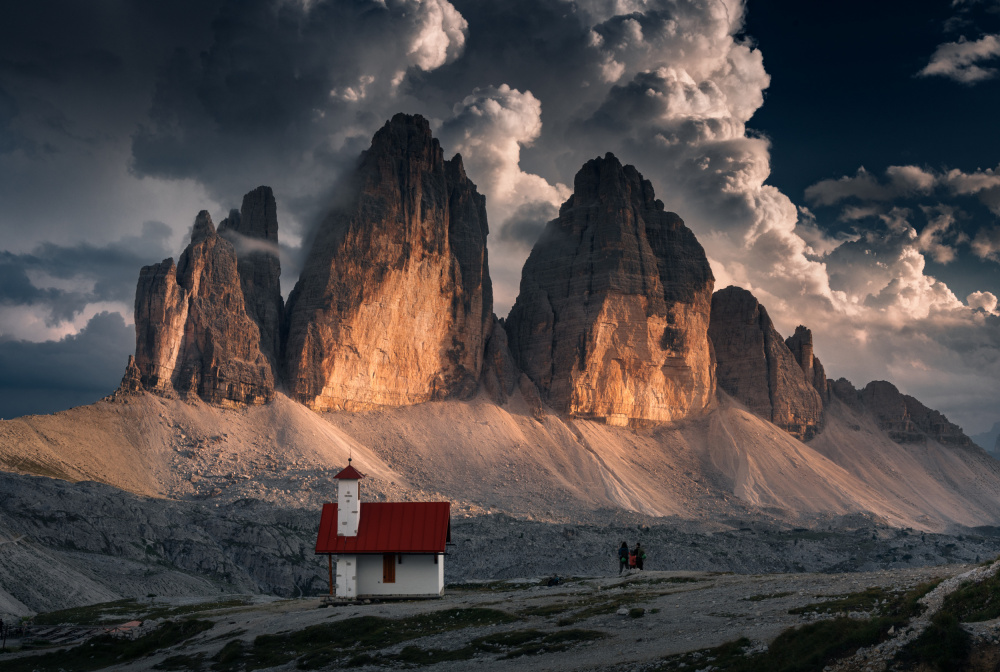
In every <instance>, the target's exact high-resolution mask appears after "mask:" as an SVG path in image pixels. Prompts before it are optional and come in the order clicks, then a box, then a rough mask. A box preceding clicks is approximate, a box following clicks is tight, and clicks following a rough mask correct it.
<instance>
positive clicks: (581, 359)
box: [506, 154, 715, 424]
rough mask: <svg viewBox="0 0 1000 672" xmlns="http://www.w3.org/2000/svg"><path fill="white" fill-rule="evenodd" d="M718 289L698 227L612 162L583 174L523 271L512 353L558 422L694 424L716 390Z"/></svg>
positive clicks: (592, 164)
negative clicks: (712, 320)
mask: <svg viewBox="0 0 1000 672" xmlns="http://www.w3.org/2000/svg"><path fill="white" fill-rule="evenodd" d="M713 282H714V278H713V276H712V271H711V268H709V265H708V260H707V259H706V257H705V252H704V250H703V249H702V247H701V245H700V244H699V243H698V241H697V240H696V239H695V237H694V234H693V233H691V231H690V229H688V228H687V227H686V226H685V225H684V222H683V221H681V219H680V217H678V216H677V215H675V214H673V213H670V212H664V209H663V203H662V202H660V201H658V200H656V198H655V196H654V194H653V188H652V185H650V183H649V181H647V180H645V179H643V177H642V175H640V174H639V172H638V171H637V170H636V169H635V168H634V167H632V166H622V164H621V163H620V162H619V161H618V159H616V158H615V157H614V156H613V155H612V154H608V155H606V156H605V157H604V158H598V159H594V160H592V161H588V162H587V163H586V164H584V166H583V168H581V169H580V171H579V172H578V173H577V175H576V179H575V182H574V193H573V195H572V196H571V197H570V198H569V200H567V201H566V202H565V203H564V204H563V205H562V207H561V208H560V210H559V217H558V218H557V219H555V220H553V221H551V222H549V223H548V225H547V226H546V228H545V231H544V232H543V233H542V237H541V238H540V239H539V241H538V243H536V244H535V247H534V249H533V250H532V251H531V255H530V256H529V257H528V260H527V262H526V263H525V265H524V270H523V272H522V276H521V287H520V293H519V295H518V297H517V301H516V303H515V304H514V307H513V308H512V310H511V312H510V316H509V317H508V319H507V322H506V329H507V334H508V336H509V340H510V347H511V352H512V354H513V356H514V359H515V360H516V362H517V364H518V366H520V368H521V369H522V370H523V371H524V372H525V373H526V374H527V375H528V377H529V378H530V379H531V380H532V381H533V382H534V383H535V385H536V386H537V387H538V390H539V392H540V393H541V396H542V398H543V399H544V400H545V401H546V402H548V404H549V405H551V406H552V407H553V408H555V409H556V410H558V411H560V412H564V413H568V414H570V415H573V416H577V417H585V418H598V419H604V420H605V421H606V422H608V423H610V424H629V423H636V422H638V423H647V422H663V421H670V420H676V419H679V418H684V417H687V416H689V415H691V414H692V413H696V412H699V411H701V410H703V409H704V408H705V407H706V406H708V405H709V404H710V403H711V402H712V399H713V396H714V392H715V381H714V378H713V372H712V370H713V366H712V355H711V348H710V345H709V342H708V338H707V329H708V319H709V306H710V300H711V295H712V285H713Z"/></svg>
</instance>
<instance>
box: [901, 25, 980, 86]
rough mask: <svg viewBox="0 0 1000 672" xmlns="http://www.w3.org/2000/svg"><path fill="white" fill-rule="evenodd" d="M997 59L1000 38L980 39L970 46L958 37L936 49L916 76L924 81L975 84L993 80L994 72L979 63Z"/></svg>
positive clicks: (966, 41)
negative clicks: (935, 79) (944, 79)
mask: <svg viewBox="0 0 1000 672" xmlns="http://www.w3.org/2000/svg"><path fill="white" fill-rule="evenodd" d="M997 57H1000V35H983V36H982V37H981V38H979V39H978V40H976V41H974V42H969V41H968V40H966V39H965V38H964V37H961V38H959V40H958V41H957V42H945V43H944V44H940V45H938V47H937V49H935V50H934V53H933V54H932V55H931V60H930V62H929V63H928V64H927V65H926V66H925V67H924V69H923V70H921V71H920V72H919V73H917V74H919V75H922V76H924V77H930V76H940V77H947V78H949V79H953V80H955V81H956V82H961V83H963V84H976V83H978V82H982V81H985V80H987V79H993V78H994V77H996V75H997V69H996V68H991V67H984V66H981V65H979V63H980V62H982V61H990V60H992V59H994V58H997Z"/></svg>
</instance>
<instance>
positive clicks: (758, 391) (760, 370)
mask: <svg viewBox="0 0 1000 672" xmlns="http://www.w3.org/2000/svg"><path fill="white" fill-rule="evenodd" d="M805 331H808V330H805ZM708 334H709V337H710V338H711V339H712V344H713V345H714V347H715V358H716V362H717V368H716V377H717V380H718V384H719V387H720V388H721V389H723V390H725V391H726V392H727V393H728V394H729V395H731V396H732V397H734V398H735V399H737V400H739V401H740V402H742V403H743V404H745V405H746V406H747V408H748V409H749V410H750V411H751V412H752V413H754V414H755V415H757V416H758V417H761V418H763V419H765V420H769V421H771V422H773V423H774V424H776V425H778V426H779V427H781V428H782V429H784V430H785V431H787V432H788V433H790V434H792V435H793V436H796V437H797V438H799V439H801V440H803V441H808V440H809V439H811V438H812V437H813V436H815V435H816V433H817V432H818V431H819V430H820V429H821V428H822V425H823V401H822V399H821V398H820V395H819V393H818V392H817V391H816V389H815V388H814V387H813V380H815V369H814V368H813V376H812V378H813V380H807V379H806V375H807V374H806V373H805V372H804V369H803V367H802V366H800V363H799V361H798V360H797V359H796V356H795V355H794V354H793V352H792V351H791V350H790V349H789V347H788V346H787V345H786V344H785V342H784V341H783V340H782V338H781V336H780V335H779V334H778V332H777V331H776V330H775V328H774V324H773V323H772V322H771V318H770V317H768V314H767V310H765V309H764V306H762V305H760V304H759V303H758V302H757V299H756V298H754V296H753V294H751V293H750V292H748V291H747V290H745V289H741V288H740V287H732V286H730V287H726V288H725V289H721V290H719V291H718V292H716V293H715V295H714V296H713V297H712V321H711V324H710V326H709V329H708ZM796 334H797V335H799V336H800V338H799V340H798V341H796V342H797V343H798V345H799V351H800V353H803V352H804V353H807V354H808V355H809V357H810V358H811V357H812V336H811V334H810V335H809V339H808V345H807V347H805V348H803V347H802V346H804V345H806V340H805V334H799V332H798V331H797V332H796ZM803 359H804V360H805V357H803ZM824 378H825V375H824Z"/></svg>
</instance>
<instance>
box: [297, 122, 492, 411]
mask: <svg viewBox="0 0 1000 672" xmlns="http://www.w3.org/2000/svg"><path fill="white" fill-rule="evenodd" d="M341 198H342V201H341V202H342V205H340V206H338V207H336V208H334V209H333V211H332V212H330V214H329V215H328V216H327V217H326V219H325V220H324V221H323V222H322V224H321V225H320V227H319V229H318V230H317V232H316V234H315V238H314V239H313V241H312V245H311V248H310V251H309V254H308V257H307V260H306V262H305V266H304V268H303V270H302V275H301V276H300V278H299V281H298V283H297V284H296V285H295V289H294V290H293V291H292V293H291V295H290V296H289V299H288V306H287V312H286V315H287V323H288V338H287V342H286V358H285V366H286V374H287V377H286V380H285V384H286V386H287V389H288V391H289V394H290V395H291V396H293V397H294V398H296V399H298V400H300V401H302V402H303V403H305V404H306V405H308V406H310V407H311V408H314V409H317V410H326V409H344V408H346V409H358V408H366V407H372V406H382V405H389V406H399V405H407V404H415V403H420V402H424V401H428V400H431V399H442V398H446V397H469V396H471V395H472V394H474V393H475V391H476V390H477V387H478V384H479V376H480V371H481V368H482V363H483V353H484V347H485V344H486V339H487V338H488V336H489V333H490V330H491V328H492V324H493V289H492V284H491V282H490V275H489V268H488V264H487V255H486V236H487V233H488V225H487V221H486V200H485V198H484V197H483V196H481V195H480V194H479V192H478V191H477V190H476V186H475V185H474V184H473V183H472V182H471V181H470V180H469V178H468V177H467V176H466V174H465V170H464V168H463V166H462V158H461V156H458V155H456V156H455V157H454V158H453V159H451V160H450V161H446V160H445V159H444V155H443V152H442V150H441V145H440V144H439V143H438V141H437V140H436V139H435V138H434V137H433V136H432V135H431V130H430V126H429V124H428V122H427V120H425V119H424V118H423V117H420V116H408V115H403V114H397V115H396V116H394V117H393V118H392V120H390V121H389V122H387V123H386V124H385V126H383V127H382V129H381V130H379V131H378V132H377V133H376V134H375V137H374V138H373V140H372V145H371V148H370V149H369V150H367V151H366V152H364V154H363V155H362V157H361V161H360V164H359V166H358V168H357V170H356V172H355V174H354V175H353V179H352V181H351V182H350V183H349V184H348V186H347V187H346V188H345V189H344V190H343V193H342V194H341Z"/></svg>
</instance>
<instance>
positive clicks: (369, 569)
mask: <svg viewBox="0 0 1000 672" xmlns="http://www.w3.org/2000/svg"><path fill="white" fill-rule="evenodd" d="M357 558H358V575H357V576H358V595H440V594H441V593H442V591H443V590H444V556H443V555H439V556H438V561H437V563H436V564H435V562H434V556H433V555H408V554H405V553H404V554H403V562H402V563H399V562H398V561H397V562H396V582H395V583H382V556H381V555H359V556H357Z"/></svg>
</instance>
